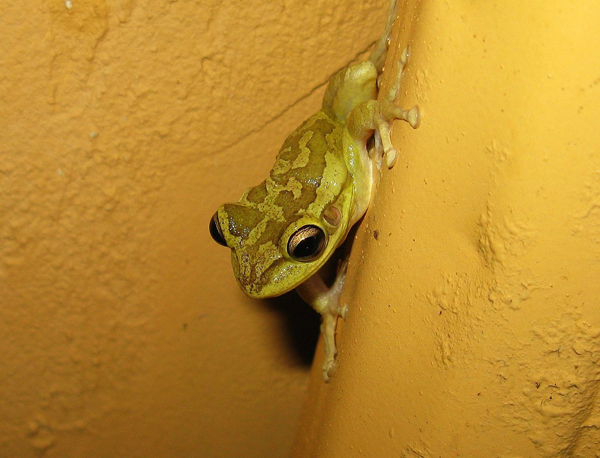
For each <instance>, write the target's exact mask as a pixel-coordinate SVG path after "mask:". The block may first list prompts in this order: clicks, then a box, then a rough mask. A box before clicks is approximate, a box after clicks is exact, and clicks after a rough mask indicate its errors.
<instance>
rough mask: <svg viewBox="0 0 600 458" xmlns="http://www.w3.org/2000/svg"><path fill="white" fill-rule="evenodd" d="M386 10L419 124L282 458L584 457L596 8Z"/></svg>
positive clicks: (595, 159)
mask: <svg viewBox="0 0 600 458" xmlns="http://www.w3.org/2000/svg"><path fill="white" fill-rule="evenodd" d="M402 10H403V12H404V14H403V18H404V20H403V21H402V22H399V23H397V30H396V32H397V35H396V36H395V37H394V39H393V40H392V43H396V42H400V43H401V47H402V46H404V44H405V43H407V42H409V43H410V44H411V46H412V60H411V62H410V63H409V65H408V67H407V71H406V75H405V79H404V84H405V86H404V90H405V92H404V94H402V96H401V97H400V101H401V103H402V104H403V105H406V106H410V105H412V104H414V103H418V104H419V105H420V107H421V110H422V114H423V117H422V122H421V127H420V128H419V129H418V130H417V131H412V130H411V129H410V128H409V127H407V126H406V125H404V124H403V123H398V124H397V125H396V126H395V131H394V134H395V136H394V140H395V143H396V146H397V147H398V149H399V151H400V154H399V159H398V163H397V165H396V166H395V168H394V169H393V170H391V171H384V173H383V178H382V181H381V184H380V186H379V189H378V191H377V195H376V197H375V201H374V205H373V206H372V208H371V209H370V210H369V212H368V214H367V216H366V218H365V220H364V221H363V224H362V226H361V228H360V230H359V231H358V235H357V239H356V240H355V243H354V246H353V251H352V257H351V260H350V264H349V274H348V275H349V278H348V280H347V285H348V288H347V290H345V297H346V299H347V300H348V301H349V305H350V309H349V312H348V317H347V320H346V322H345V323H343V326H342V329H341V331H340V332H339V335H338V342H339V350H340V353H339V361H338V370H337V372H336V374H335V377H334V378H333V380H332V382H331V383H330V384H329V385H324V384H323V383H322V382H321V381H320V380H319V378H320V374H319V373H318V372H319V371H318V370H314V371H313V374H312V380H311V387H310V390H309V397H308V401H307V404H306V408H305V413H304V414H303V420H302V425H303V426H302V429H301V431H300V433H299V435H298V439H297V443H296V448H295V454H294V456H297V457H304V456H311V457H332V456H344V457H358V456H394V457H406V458H408V457H411V458H412V457H415V458H416V457H422V458H434V457H435V458H437V457H450V456H457V457H501V458H525V457H527V458H534V457H535V458H538V457H539V458H556V457H577V458H594V457H598V456H600V455H599V453H600V433H599V431H600V402H599V401H598V390H599V388H600V385H599V383H600V312H599V306H600V300H599V297H600V282H599V281H598V279H599V278H600V262H599V261H600V237H599V234H600V219H599V215H600V212H599V211H598V208H599V205H600V175H599V170H600V141H599V137H598V135H597V133H596V132H597V126H598V121H597V120H598V118H599V116H600V92H599V91H600V86H599V85H598V82H599V80H598V76H599V74H598V69H599V68H600V57H599V56H600V53H599V52H598V51H599V47H600V43H599V41H598V39H597V36H598V35H597V24H598V20H599V18H600V9H599V8H598V5H596V4H593V3H587V4H582V3H580V4H577V5H575V4H572V3H570V2H552V3H548V2H543V1H539V2H538V1H535V2H527V3H523V2H516V1H515V2H512V1H509V2H501V3H500V2H498V3H496V2H483V3H477V2H476V3H473V2H450V3H448V2H437V1H432V2H412V1H406V2H403V6H402ZM317 357H318V355H317Z"/></svg>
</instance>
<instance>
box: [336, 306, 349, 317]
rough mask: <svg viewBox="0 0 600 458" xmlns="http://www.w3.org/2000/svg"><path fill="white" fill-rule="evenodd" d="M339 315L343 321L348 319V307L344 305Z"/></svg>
mask: <svg viewBox="0 0 600 458" xmlns="http://www.w3.org/2000/svg"><path fill="white" fill-rule="evenodd" d="M338 314H339V315H340V316H341V317H342V319H344V320H345V319H346V315H347V314H348V306H347V305H343V306H341V307H340V309H339V310H338Z"/></svg>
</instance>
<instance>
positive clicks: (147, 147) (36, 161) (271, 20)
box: [0, 0, 387, 458]
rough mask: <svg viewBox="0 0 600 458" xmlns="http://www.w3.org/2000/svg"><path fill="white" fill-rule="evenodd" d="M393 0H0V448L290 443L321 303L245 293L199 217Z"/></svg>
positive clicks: (124, 449) (57, 450) (252, 178)
mask: <svg viewBox="0 0 600 458" xmlns="http://www.w3.org/2000/svg"><path fill="white" fill-rule="evenodd" d="M386 13H387V1H386V0H380V1H374V0H373V1H346V2H343V3H342V2H337V3H335V4H334V3H332V2H329V1H325V0H313V1H289V2H272V1H267V0H253V1H247V2H236V1H226V0H218V1H217V0H202V1H197V2H186V1H167V2H151V1H147V0H139V1H136V0H118V1H117V0H89V1H82V0H66V1H65V0H31V1H25V2H8V1H5V2H1V3H0V31H1V32H0V33H1V39H0V347H1V351H0V418H1V419H2V421H1V422H0V456H1V457H17V456H18V457H24V458H26V457H34V456H40V455H43V456H46V457H81V456H85V457H92V458H93V457H144V458H148V457H165V456H170V457H171V456H177V457H198V456H202V457H266V456H268V457H278V456H287V455H288V453H289V450H290V447H291V444H292V440H293V434H294V431H295V429H296V425H297V421H298V418H299V414H300V409H301V404H302V401H303V398H304V395H305V392H306V386H307V381H308V376H309V369H310V357H311V345H312V346H313V348H314V344H315V340H316V334H315V332H316V330H317V329H316V326H318V321H317V320H315V315H314V314H313V313H312V311H310V310H309V309H308V308H307V307H306V306H303V305H302V304H298V302H297V301H296V300H295V299H294V296H293V295H290V296H286V297H285V298H282V299H280V300H278V301H271V302H267V301H253V300H250V299H247V298H245V296H243V294H242V293H241V291H240V290H239V288H238V287H237V285H236V283H235V280H234V278H233V274H232V272H231V266H230V259H229V253H228V251H227V250H225V249H224V248H222V247H220V246H218V245H217V244H215V243H214V242H213V241H212V240H211V239H210V237H209V234H208V230H207V227H208V221H209V219H210V217H211V216H212V214H213V212H214V211H215V209H216V208H217V207H218V206H219V205H220V204H221V203H223V202H224V201H227V200H237V198H238V197H239V196H240V194H241V192H242V191H243V190H244V188H245V187H247V186H249V185H254V184H257V183H258V182H260V181H262V180H263V179H264V177H265V176H266V174H267V172H268V170H269V168H270V166H271V164H272V163H273V160H274V157H275V155H276V153H277V151H278V149H279V146H280V145H281V143H282V142H283V140H284V138H285V136H286V135H287V134H288V133H289V132H291V131H292V130H293V129H295V127H296V126H297V125H299V124H300V122H301V121H302V120H303V119H305V118H306V117H307V116H308V115H309V114H311V113H312V112H314V111H316V109H317V108H318V107H319V105H320V98H321V96H322V93H323V91H324V84H325V83H326V82H327V80H328V79H329V76H330V75H331V74H332V73H334V72H335V71H336V70H337V69H339V68H341V67H343V66H344V65H346V64H347V63H348V62H349V61H350V60H351V59H353V58H354V57H356V56H357V55H359V54H360V53H362V52H364V51H366V50H367V49H368V48H369V46H370V44H371V43H373V42H374V40H375V39H376V38H377V37H378V35H379V33H380V31H381V30H382V28H383V25H384V24H385V15H386ZM299 348H300V349H303V351H304V352H301V351H299V350H298V349H299Z"/></svg>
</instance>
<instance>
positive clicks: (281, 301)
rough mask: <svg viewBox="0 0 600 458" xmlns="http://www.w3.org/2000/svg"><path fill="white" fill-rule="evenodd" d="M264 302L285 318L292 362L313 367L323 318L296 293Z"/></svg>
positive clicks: (292, 292)
mask: <svg viewBox="0 0 600 458" xmlns="http://www.w3.org/2000/svg"><path fill="white" fill-rule="evenodd" d="M264 302H265V303H266V304H267V306H268V307H269V308H271V309H272V310H275V311H276V312H277V313H278V314H279V315H281V316H282V317H283V320H282V321H284V325H285V328H286V329H285V332H284V334H285V336H287V339H286V340H287V342H286V343H287V346H288V347H289V349H290V361H291V362H292V363H294V364H300V365H302V366H306V367H307V368H308V369H309V368H310V367H311V366H312V362H313V358H314V356H315V349H316V348H317V342H318V341H319V326H320V325H321V316H320V315H319V314H318V313H317V312H315V310H314V309H313V308H312V307H311V306H309V305H308V304H306V303H305V302H304V301H303V300H302V299H300V296H298V294H297V293H296V292H295V291H291V292H289V293H287V294H284V295H283V296H279V297H274V298H272V299H266V300H264Z"/></svg>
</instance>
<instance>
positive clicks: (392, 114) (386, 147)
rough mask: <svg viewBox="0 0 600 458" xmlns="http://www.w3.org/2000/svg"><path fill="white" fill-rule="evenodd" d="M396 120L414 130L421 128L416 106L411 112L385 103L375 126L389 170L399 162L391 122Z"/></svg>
mask: <svg viewBox="0 0 600 458" xmlns="http://www.w3.org/2000/svg"><path fill="white" fill-rule="evenodd" d="M394 119H402V120H404V121H406V122H408V123H409V124H410V125H411V127H412V128H413V129H416V128H417V127H419V107H417V106H414V107H412V108H411V109H410V110H403V109H402V108H400V107H399V106H397V105H394V104H392V103H390V102H383V104H382V113H381V115H380V116H378V117H377V119H376V121H375V124H376V128H377V132H378V133H379V136H380V141H381V148H382V149H383V152H382V153H383V156H384V157H385V160H386V165H387V167H388V169H391V168H392V167H393V166H394V165H395V164H396V160H397V151H396V148H394V145H392V138H391V132H390V122H391V121H392V120H394Z"/></svg>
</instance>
